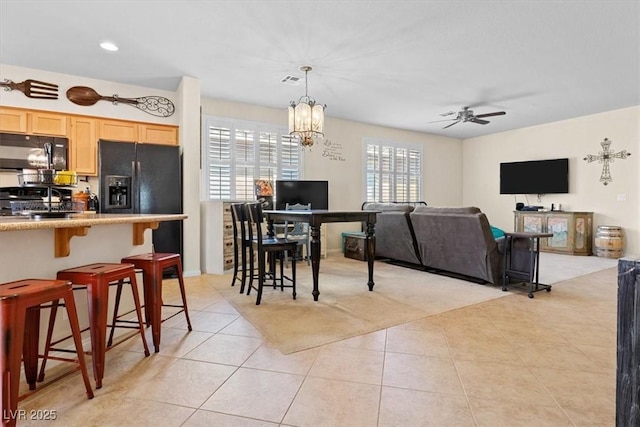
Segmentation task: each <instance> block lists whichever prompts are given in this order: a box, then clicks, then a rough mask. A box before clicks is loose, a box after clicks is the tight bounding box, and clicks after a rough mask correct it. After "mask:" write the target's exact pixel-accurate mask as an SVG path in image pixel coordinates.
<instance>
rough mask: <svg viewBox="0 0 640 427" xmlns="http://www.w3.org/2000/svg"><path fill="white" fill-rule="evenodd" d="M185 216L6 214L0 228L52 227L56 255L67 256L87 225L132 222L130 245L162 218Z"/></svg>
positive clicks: (39, 228) (86, 229) (0, 222)
mask: <svg viewBox="0 0 640 427" xmlns="http://www.w3.org/2000/svg"><path fill="white" fill-rule="evenodd" d="M186 218H187V215H185V214H73V215H72V216H71V217H70V218H46V219H30V218H28V217H26V216H7V217H0V232H3V231H27V230H42V229H53V230H54V239H55V245H54V253H55V256H56V257H66V256H69V253H70V250H71V249H70V240H71V238H72V237H74V236H86V235H87V233H88V229H89V228H90V227H92V226H94V225H95V226H98V225H114V224H132V226H133V230H132V236H133V238H132V241H133V245H142V244H143V243H144V231H145V230H146V229H149V228H150V229H152V230H153V229H156V228H158V226H159V223H160V222H162V221H179V220H183V219H186ZM106 243H107V242H105V244H106Z"/></svg>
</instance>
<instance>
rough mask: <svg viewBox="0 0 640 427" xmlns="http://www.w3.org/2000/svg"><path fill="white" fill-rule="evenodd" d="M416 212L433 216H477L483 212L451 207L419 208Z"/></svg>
mask: <svg viewBox="0 0 640 427" xmlns="http://www.w3.org/2000/svg"><path fill="white" fill-rule="evenodd" d="M414 212H423V213H433V214H450V213H452V214H477V213H480V212H482V211H481V210H480V208H477V207H475V206H463V207H451V206H417V207H416V208H415V209H414Z"/></svg>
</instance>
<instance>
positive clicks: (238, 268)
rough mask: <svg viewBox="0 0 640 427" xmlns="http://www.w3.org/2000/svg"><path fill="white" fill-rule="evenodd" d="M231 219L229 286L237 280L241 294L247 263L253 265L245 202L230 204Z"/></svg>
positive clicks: (233, 284) (245, 277) (245, 278)
mask: <svg viewBox="0 0 640 427" xmlns="http://www.w3.org/2000/svg"><path fill="white" fill-rule="evenodd" d="M231 221H232V226H233V279H231V286H235V284H236V280H239V281H240V293H241V294H243V293H244V288H245V286H246V283H247V276H248V274H247V273H248V272H249V271H248V269H249V266H248V265H247V264H251V265H253V263H252V262H251V259H252V258H253V250H252V248H251V240H250V239H249V212H248V210H247V204H246V203H233V204H231ZM250 274H251V273H250V272H249V275H250Z"/></svg>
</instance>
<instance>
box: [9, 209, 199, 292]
mask: <svg viewBox="0 0 640 427" xmlns="http://www.w3.org/2000/svg"><path fill="white" fill-rule="evenodd" d="M186 218H187V215H185V214H74V215H72V216H71V217H70V218H65V219H61V218H47V219H37V220H36V219H30V218H29V217H27V216H7V217H0V253H2V256H1V257H0V283H4V282H7V281H10V280H20V279H24V278H31V277H55V273H56V271H58V270H62V269H64V268H69V267H73V266H78V265H83V264H90V263H93V262H120V259H121V258H123V257H126V256H132V255H137V254H140V253H145V252H151V251H152V250H153V247H152V243H151V230H154V229H156V228H158V227H159V225H160V223H161V222H164V221H182V220H184V219H186ZM74 236H78V237H75V238H73V237H74ZM72 238H73V239H72Z"/></svg>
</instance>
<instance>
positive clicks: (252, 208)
mask: <svg viewBox="0 0 640 427" xmlns="http://www.w3.org/2000/svg"><path fill="white" fill-rule="evenodd" d="M247 209H248V211H249V240H250V241H251V247H252V250H255V251H256V252H257V258H258V271H257V275H258V277H257V282H258V286H257V288H256V287H255V286H254V285H253V279H254V276H255V274H254V265H253V262H254V261H253V258H254V257H251V258H250V261H249V264H250V265H249V269H250V270H251V279H250V281H249V289H247V295H249V294H250V293H251V289H255V290H256V291H258V296H257V298H256V305H260V301H261V299H262V289H263V287H264V282H265V279H266V278H267V277H268V278H270V279H272V280H273V284H274V287H276V286H277V284H278V283H279V284H280V290H282V291H283V290H284V288H292V289H293V299H296V260H295V252H296V249H297V247H298V242H296V241H295V240H287V239H283V238H279V237H268V236H263V233H262V224H263V222H264V218H263V216H262V206H261V205H260V203H247ZM285 252H288V253H289V256H290V257H291V277H289V276H285V274H284V258H285ZM267 255H269V271H267V264H266V261H265V257H266V256H267ZM276 261H278V262H279V267H280V268H279V270H280V271H279V273H280V274H279V275H277V273H276V268H275V264H276ZM285 280H286V281H287V282H288V283H290V284H287V285H285Z"/></svg>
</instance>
